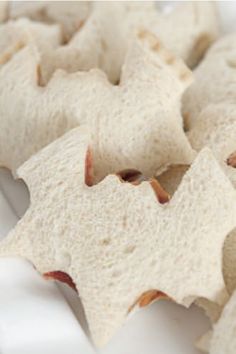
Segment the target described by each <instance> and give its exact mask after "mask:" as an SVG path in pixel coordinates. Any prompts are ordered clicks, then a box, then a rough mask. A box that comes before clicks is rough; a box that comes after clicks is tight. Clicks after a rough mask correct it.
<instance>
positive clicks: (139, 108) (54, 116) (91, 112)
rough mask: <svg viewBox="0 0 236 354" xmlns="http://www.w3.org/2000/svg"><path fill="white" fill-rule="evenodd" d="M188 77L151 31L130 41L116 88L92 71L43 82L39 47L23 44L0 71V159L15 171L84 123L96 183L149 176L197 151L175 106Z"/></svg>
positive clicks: (185, 160)
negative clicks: (126, 174) (135, 173)
mask: <svg viewBox="0 0 236 354" xmlns="http://www.w3.org/2000/svg"><path fill="white" fill-rule="evenodd" d="M170 58H173V59H174V62H171V63H170V62H169V59H170ZM191 79H192V76H191V72H190V71H189V69H187V67H186V66H185V64H184V63H183V62H182V61H181V60H180V59H177V58H175V57H173V55H172V54H171V53H169V51H167V50H166V49H165V48H164V47H163V45H162V44H161V43H160V42H159V41H158V40H157V39H156V37H155V36H153V35H152V34H150V33H148V32H141V33H140V34H139V36H138V37H137V39H136V40H135V41H134V43H133V45H132V47H131V48H130V51H129V52H128V54H127V57H126V60H125V63H124V66H123V69H122V76H121V80H120V84H119V85H116V86H114V85H111V84H110V83H109V81H108V80H107V78H106V76H105V75H104V73H103V72H101V71H99V70H91V71H89V72H78V73H74V74H67V73H66V72H63V71H57V72H56V74H55V75H54V76H53V78H52V80H50V82H49V84H48V85H47V86H46V87H41V86H40V85H39V82H40V53H39V52H38V51H37V48H35V47H33V46H27V47H24V48H23V49H22V50H21V51H19V52H18V53H16V55H15V56H14V57H13V58H12V59H11V60H10V61H9V62H7V63H6V64H5V65H3V66H2V68H1V70H0V117H1V118H0V126H1V130H2V139H1V141H0V163H1V165H3V166H7V167H9V168H10V169H11V170H13V171H15V169H16V168H17V167H18V166H19V165H20V164H21V163H23V162H24V161H26V160H27V159H28V158H29V157H30V156H31V155H33V154H34V153H36V152H37V151H38V150H39V149H40V148H42V147H43V146H45V145H47V144H48V143H50V142H51V141H53V140H55V139H56V138H57V137H59V136H61V135H62V134H64V133H65V132H66V131H68V130H70V129H72V128H74V127H75V126H79V125H82V124H87V125H88V126H89V129H90V132H91V135H92V145H91V149H92V151H93V155H94V159H95V165H94V172H95V177H96V180H97V181H99V180H101V179H102V178H103V177H104V176H106V175H107V174H108V173H111V172H116V171H119V170H122V169H125V168H134V169H137V170H140V171H142V172H143V173H144V174H145V175H147V176H153V175H154V174H155V173H156V171H157V170H159V169H164V168H166V166H167V165H169V164H190V163H191V162H192V160H193V158H194V156H195V152H194V151H193V150H192V148H191V146H190V144H189V142H188V139H187V137H186V136H185V133H184V131H183V127H182V116H181V114H180V111H181V109H180V104H181V95H182V93H183V91H184V90H185V89H186V87H187V86H188V85H189V84H190V82H191ZM147 92H148V95H147ZM12 102H14V107H12ZM19 112H20V114H19ZM16 121H17V125H16Z"/></svg>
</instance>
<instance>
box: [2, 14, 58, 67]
mask: <svg viewBox="0 0 236 354" xmlns="http://www.w3.org/2000/svg"><path fill="white" fill-rule="evenodd" d="M60 43H61V32H60V28H59V27H58V26H57V25H45V24H42V23H40V22H38V23H37V22H33V21H30V20H28V19H19V20H16V21H8V22H6V23H4V24H1V25H0V65H3V64H5V63H6V62H7V61H9V60H10V59H11V57H12V56H13V55H14V54H15V53H17V52H18V51H19V50H20V49H21V48H23V47H24V46H26V45H30V44H31V45H37V48H38V50H39V51H42V50H43V51H45V50H46V48H48V49H54V50H55V47H57V46H58V45H59V44H60Z"/></svg>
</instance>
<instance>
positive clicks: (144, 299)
mask: <svg viewBox="0 0 236 354" xmlns="http://www.w3.org/2000/svg"><path fill="white" fill-rule="evenodd" d="M160 299H169V297H168V296H167V295H166V294H165V293H163V292H162V291H159V290H148V291H145V293H143V294H142V295H141V296H140V297H139V298H138V299H137V300H136V301H135V303H134V304H133V305H132V306H131V307H130V308H129V310H128V312H130V311H132V310H133V308H134V307H135V306H136V305H138V306H139V307H145V306H147V305H149V304H150V303H152V302H153V301H156V300H160Z"/></svg>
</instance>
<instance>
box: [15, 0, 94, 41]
mask: <svg viewBox="0 0 236 354" xmlns="http://www.w3.org/2000/svg"><path fill="white" fill-rule="evenodd" d="M90 8H91V2H89V1H22V2H20V3H19V2H18V3H17V2H13V3H11V5H10V7H9V16H10V18H13V19H16V18H21V17H29V18H30V19H32V20H34V21H41V22H44V23H47V24H48V23H55V24H59V25H60V26H61V29H62V32H63V37H64V40H66V41H67V40H69V39H70V38H71V37H72V35H73V34H74V32H76V31H78V30H79V29H80V27H81V26H83V23H84V22H85V21H86V18H87V17H88V16H89V13H90Z"/></svg>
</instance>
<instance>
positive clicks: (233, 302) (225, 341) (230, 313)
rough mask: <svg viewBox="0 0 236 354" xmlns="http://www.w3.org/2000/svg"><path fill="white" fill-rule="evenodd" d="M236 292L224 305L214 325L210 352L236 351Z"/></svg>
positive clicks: (225, 352)
mask: <svg viewBox="0 0 236 354" xmlns="http://www.w3.org/2000/svg"><path fill="white" fill-rule="evenodd" d="M235 332H236V292H234V293H233V295H232V296H231V298H230V300H229V302H228V303H227V304H226V306H225V307H224V309H223V311H222V314H221V317H220V319H219V321H218V322H217V323H216V325H215V326H214V330H213V335H212V339H211V341H210V354H223V353H224V354H235V353H236V336H235Z"/></svg>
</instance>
